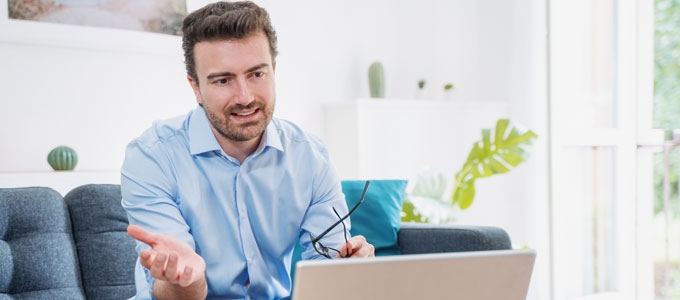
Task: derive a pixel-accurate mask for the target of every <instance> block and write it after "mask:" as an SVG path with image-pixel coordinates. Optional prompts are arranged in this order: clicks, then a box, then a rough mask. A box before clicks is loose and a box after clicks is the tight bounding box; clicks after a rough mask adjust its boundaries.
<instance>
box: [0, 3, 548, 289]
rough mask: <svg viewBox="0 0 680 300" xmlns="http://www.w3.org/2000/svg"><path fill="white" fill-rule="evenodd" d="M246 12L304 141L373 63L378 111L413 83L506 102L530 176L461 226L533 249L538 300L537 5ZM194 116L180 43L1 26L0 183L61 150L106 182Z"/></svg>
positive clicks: (482, 185) (360, 85)
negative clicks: (529, 140)
mask: <svg viewBox="0 0 680 300" xmlns="http://www.w3.org/2000/svg"><path fill="white" fill-rule="evenodd" d="M206 2H209V1H203V0H189V3H188V6H189V8H190V10H191V9H195V8H196V7H199V6H201V5H202V4H203V3H206ZM256 2H257V3H259V4H261V5H262V6H264V7H265V8H267V9H268V11H269V13H270V15H271V18H272V21H273V23H274V25H275V27H276V30H277V32H278V35H279V52H280V55H279V57H278V61H277V74H276V76H277V91H278V93H277V94H278V98H277V99H278V102H277V112H276V114H277V115H278V116H279V117H283V118H287V119H290V120H293V121H295V122H297V123H298V124H300V125H302V126H303V127H304V128H306V129H307V130H309V131H311V132H314V133H317V134H319V135H321V136H323V135H324V132H325V130H324V129H325V128H324V119H323V104H324V103H328V102H334V101H349V100H352V99H355V98H359V97H366V96H367V95H368V84H367V69H368V65H369V64H370V63H371V62H373V61H375V60H379V61H381V62H382V63H383V64H384V66H385V70H386V78H387V90H386V94H387V97H389V98H402V99H403V98H410V97H412V96H413V95H415V92H416V87H417V86H416V82H417V80H418V79H421V78H425V79H426V80H427V85H426V88H427V91H426V94H427V97H430V98H439V97H441V87H442V86H443V84H444V83H445V82H453V83H454V84H455V85H456V88H455V100H456V101H494V102H496V101H499V102H504V103H508V104H509V107H510V111H511V117H512V118H513V119H514V120H515V121H517V122H520V123H522V124H524V125H526V126H527V127H529V128H531V129H533V130H534V131H536V132H537V133H538V134H539V136H540V138H539V142H538V144H537V145H536V146H535V147H534V150H533V157H532V158H531V160H530V161H529V162H528V163H527V164H525V165H523V166H521V167H520V168H519V169H518V170H516V171H513V172H511V173H509V174H507V175H502V176H504V177H502V178H501V177H499V178H489V179H481V180H479V182H478V186H477V191H478V197H479V198H480V199H485V198H487V197H489V195H495V194H498V191H497V190H498V189H502V190H503V191H504V194H505V197H504V198H503V199H498V200H497V201H477V202H475V204H474V205H473V206H472V208H470V209H469V210H468V211H465V212H463V213H462V214H461V216H460V218H459V219H460V220H461V222H464V223H475V224H481V225H494V226H500V227H503V228H505V229H506V230H508V232H509V234H510V236H511V237H512V239H513V242H514V244H515V245H516V246H522V245H527V246H530V247H532V248H536V249H537V250H538V251H539V261H538V262H537V268H536V269H535V271H536V272H537V273H536V274H537V275H538V276H534V280H535V282H534V283H533V284H532V291H531V295H532V297H533V298H535V299H548V298H549V295H548V292H549V290H548V286H549V285H548V283H549V274H548V267H549V261H548V257H549V255H548V254H549V241H548V238H547V237H548V236H547V230H548V226H549V224H548V220H547V211H548V209H547V189H546V187H547V146H546V145H547V125H546V124H547V118H546V116H547V114H546V111H547V109H546V103H547V101H546V80H545V78H546V73H545V61H546V60H545V39H546V36H545V32H546V30H545V3H544V1H541V0H420V1H394V0H346V1H319V0H288V1H277V0H260V1H256ZM4 3H6V2H4ZM2 9H6V7H2V8H0V16H2V17H0V18H3V17H4V16H6V15H7V14H6V11H3V10H2ZM386 101H389V100H386ZM194 106H195V102H194V98H193V95H192V92H191V90H190V88H189V86H188V84H187V83H186V79H185V72H184V66H183V57H182V54H181V49H180V41H179V38H178V37H171V36H164V35H158V34H150V33H140V32H132V31H123V30H113V29H101V28H87V27H76V26H67V25H52V24H36V23H33V22H16V21H14V22H10V21H7V20H2V19H0V120H2V126H0V172H16V171H21V172H25V171H48V170H50V167H49V165H48V164H47V162H46V156H47V153H48V152H49V150H50V149H52V148H53V147H55V146H57V145H61V144H65V145H69V146H72V147H74V148H75V149H76V150H77V151H78V154H79V157H80V161H79V164H78V166H77V169H79V170H117V169H118V168H119V166H120V165H121V163H122V160H123V154H124V147H125V145H126V143H127V142H128V141H129V140H130V139H132V138H133V137H135V136H137V135H139V134H140V133H141V132H142V130H144V129H145V128H147V127H148V126H149V125H150V124H151V122H152V120H155V119H158V118H166V117H169V116H173V115H178V114H184V113H186V112H187V111H188V110H190V109H191V108H192V107H194ZM444 133H445V132H442V134H443V135H444ZM466 147H468V146H466ZM451 172H455V170H451ZM537 277H538V278H537Z"/></svg>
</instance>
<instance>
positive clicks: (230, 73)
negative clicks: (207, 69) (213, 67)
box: [207, 63, 269, 79]
mask: <svg viewBox="0 0 680 300" xmlns="http://www.w3.org/2000/svg"><path fill="white" fill-rule="evenodd" d="M268 66H269V64H268V63H261V64H259V65H256V66H254V67H251V68H250V69H248V70H246V73H250V72H254V71H257V70H259V69H262V68H266V67H268ZM235 75H236V74H234V73H232V72H219V73H211V74H208V77H207V78H208V79H213V78H216V77H228V76H235Z"/></svg>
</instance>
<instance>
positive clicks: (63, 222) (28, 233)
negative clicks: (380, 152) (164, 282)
mask: <svg viewBox="0 0 680 300" xmlns="http://www.w3.org/2000/svg"><path fill="white" fill-rule="evenodd" d="M120 199H121V196H120V186H119V185H110V184H91V185H84V186H81V187H78V188H76V189H73V190H72V191H70V192H69V193H68V194H67V195H66V196H65V197H62V196H61V195H60V194H59V193H57V192H56V191H54V190H52V189H50V188H46V187H28V188H5V189H0V238H1V241H0V300H4V299H97V300H106V299H126V298H128V297H131V296H133V295H134V293H135V287H134V263H135V260H136V257H137V254H136V252H135V242H134V240H133V239H132V238H130V237H129V236H128V235H127V233H126V228H127V225H128V222H127V217H126V215H125V211H124V210H123V208H122V207H121V205H120ZM398 240H399V246H400V247H401V251H402V253H403V254H415V253H433V252H455V251H479V250H498V249H509V248H510V247H511V245H510V239H509V237H508V235H507V234H506V232H505V231H504V230H503V229H500V228H496V227H478V226H440V225H426V224H402V229H401V230H400V231H399V233H398Z"/></svg>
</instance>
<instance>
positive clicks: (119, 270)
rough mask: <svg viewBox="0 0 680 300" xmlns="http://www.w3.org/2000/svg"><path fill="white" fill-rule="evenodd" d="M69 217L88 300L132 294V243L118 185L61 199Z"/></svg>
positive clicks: (86, 189) (84, 188)
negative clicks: (64, 202) (65, 205)
mask: <svg viewBox="0 0 680 300" xmlns="http://www.w3.org/2000/svg"><path fill="white" fill-rule="evenodd" d="M64 199H65V201H66V204H67V205H68V209H69V211H70V214H71V222H72V224H73V235H74V239H75V243H76V248H77V249H78V257H79V260H80V268H81V273H82V275H83V289H84V290H85V294H86V295H87V298H88V299H98V300H105V299H126V298H128V297H132V296H134V295H135V281H134V271H135V262H136V260H137V252H136V251H135V241H134V239H133V238H132V237H130V236H129V235H128V234H127V231H126V229H127V226H128V220H127V215H126V214H125V210H124V209H123V207H122V206H121V204H120V200H121V193H120V185H111V184H90V185H84V186H80V187H78V188H75V189H73V190H72V191H70V192H69V193H68V194H66V196H65V197H64Z"/></svg>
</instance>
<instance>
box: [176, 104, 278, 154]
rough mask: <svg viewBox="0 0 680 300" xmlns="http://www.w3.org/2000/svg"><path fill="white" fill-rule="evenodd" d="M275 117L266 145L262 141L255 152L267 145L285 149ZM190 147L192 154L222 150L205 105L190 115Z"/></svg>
mask: <svg viewBox="0 0 680 300" xmlns="http://www.w3.org/2000/svg"><path fill="white" fill-rule="evenodd" d="M275 123H277V122H275V120H274V119H272V121H270V122H269V124H268V125H267V128H266V129H265V133H264V139H263V141H264V143H265V144H264V145H263V144H262V142H260V145H259V146H258V147H257V149H256V150H255V152H254V153H253V154H257V153H259V152H261V151H262V150H263V149H264V148H265V147H267V146H269V147H273V148H275V149H278V150H280V151H283V143H281V137H280V136H279V131H278V130H277V127H276V124H275ZM188 131H189V147H190V151H191V154H192V155H197V154H201V153H205V152H210V151H221V150H222V148H221V147H220V144H219V143H218V142H217V138H215V135H214V134H213V131H212V127H211V126H210V121H208V117H207V116H206V114H205V110H204V109H203V107H201V106H198V107H197V108H196V109H194V110H193V111H192V112H191V116H190V117H189V129H188Z"/></svg>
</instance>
